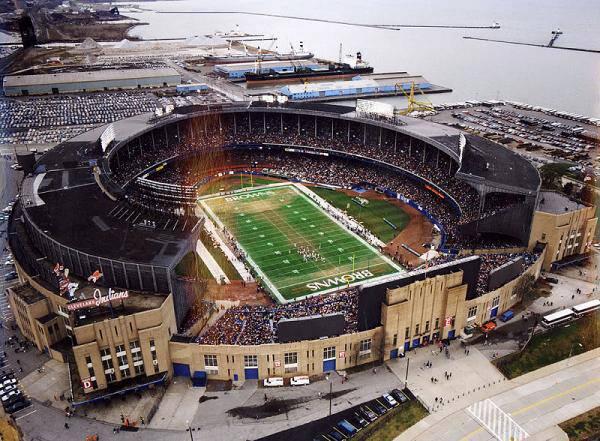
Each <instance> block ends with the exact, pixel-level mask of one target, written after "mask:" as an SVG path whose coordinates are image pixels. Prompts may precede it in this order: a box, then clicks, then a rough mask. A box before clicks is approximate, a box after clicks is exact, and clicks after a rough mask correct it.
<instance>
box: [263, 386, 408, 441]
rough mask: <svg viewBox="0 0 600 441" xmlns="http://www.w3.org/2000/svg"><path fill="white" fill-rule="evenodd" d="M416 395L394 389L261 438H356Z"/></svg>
mask: <svg viewBox="0 0 600 441" xmlns="http://www.w3.org/2000/svg"><path fill="white" fill-rule="evenodd" d="M324 399H328V397H327V396H325V397H324ZM414 399H415V398H414V396H413V395H412V394H411V393H410V391H407V390H406V391H400V390H399V389H393V390H392V391H390V392H389V393H384V394H382V395H381V396H380V397H377V398H375V399H373V400H369V401H366V402H364V403H361V404H358V405H356V406H353V407H351V408H349V409H346V410H343V411H341V412H338V413H334V414H332V415H328V416H326V417H324V418H320V419H318V420H315V421H312V422H310V423H307V424H304V425H302V426H298V427H294V428H293V429H289V430H286V431H284V432H279V433H275V434H273V435H270V436H267V437H264V438H261V441H276V440H281V439H286V440H288V441H305V440H306V441H313V440H319V441H342V440H345V439H352V438H354V437H355V435H357V434H359V433H360V432H361V431H362V430H363V429H366V428H368V427H370V425H371V424H373V423H375V422H376V421H378V420H379V419H380V418H381V417H383V416H385V415H387V414H388V413H389V412H391V411H393V410H395V409H398V411H400V412H401V411H402V407H403V405H405V404H406V403H408V402H409V401H410V400H414Z"/></svg>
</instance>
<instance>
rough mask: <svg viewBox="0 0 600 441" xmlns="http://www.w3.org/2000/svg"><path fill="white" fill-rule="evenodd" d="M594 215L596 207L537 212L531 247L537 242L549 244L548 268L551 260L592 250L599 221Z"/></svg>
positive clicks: (546, 260) (546, 264)
mask: <svg viewBox="0 0 600 441" xmlns="http://www.w3.org/2000/svg"><path fill="white" fill-rule="evenodd" d="M595 216H596V214H595V212H594V207H585V208H582V209H581V210H576V211H569V212H565V213H561V214H553V213H546V212H543V211H536V212H535V213H534V216H533V223H532V226H531V235H530V237H529V247H530V248H533V247H534V246H535V244H536V243H537V242H541V243H545V244H546V256H545V259H544V266H543V268H544V270H546V271H549V270H550V268H551V265H552V262H556V261H558V260H562V259H564V258H565V257H568V256H571V255H576V254H581V253H585V252H587V251H589V250H590V246H591V244H592V242H593V241H594V235H595V232H596V227H597V223H598V218H596V217H595Z"/></svg>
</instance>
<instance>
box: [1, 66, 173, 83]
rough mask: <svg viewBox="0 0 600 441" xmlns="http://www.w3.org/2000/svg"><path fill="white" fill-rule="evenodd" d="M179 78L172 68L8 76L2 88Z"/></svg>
mask: <svg viewBox="0 0 600 441" xmlns="http://www.w3.org/2000/svg"><path fill="white" fill-rule="evenodd" d="M171 76H179V73H178V72H177V71H176V70H175V69H173V68H172V67H163V68H158V69H104V70H94V71H87V72H86V71H83V72H64V73H55V74H36V75H10V76H6V77H4V87H25V86H38V85H44V84H65V83H87V82H92V81H114V80H124V79H142V78H159V77H171Z"/></svg>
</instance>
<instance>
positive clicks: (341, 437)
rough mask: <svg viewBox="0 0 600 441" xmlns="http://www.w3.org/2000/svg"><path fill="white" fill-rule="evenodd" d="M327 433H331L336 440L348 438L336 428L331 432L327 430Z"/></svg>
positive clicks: (340, 440)
mask: <svg viewBox="0 0 600 441" xmlns="http://www.w3.org/2000/svg"><path fill="white" fill-rule="evenodd" d="M327 435H329V436H330V437H331V438H332V439H334V440H335V441H342V440H345V439H346V437H345V436H344V435H342V434H341V433H340V432H338V430H337V429H335V428H333V429H331V430H330V431H329V432H327Z"/></svg>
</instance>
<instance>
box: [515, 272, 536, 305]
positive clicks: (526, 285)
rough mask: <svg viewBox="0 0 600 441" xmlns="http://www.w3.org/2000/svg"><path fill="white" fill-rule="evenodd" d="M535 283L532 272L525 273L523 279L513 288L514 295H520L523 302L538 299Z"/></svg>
mask: <svg viewBox="0 0 600 441" xmlns="http://www.w3.org/2000/svg"><path fill="white" fill-rule="evenodd" d="M534 285H535V277H533V276H532V275H531V274H525V275H523V276H521V279H520V280H519V281H518V282H517V284H516V285H515V287H514V288H513V295H516V296H518V298H520V299H521V301H522V302H524V303H526V302H530V301H533V300H535V299H536V297H537V296H536V295H535V294H536V291H535V289H534V288H533V286H534Z"/></svg>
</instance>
